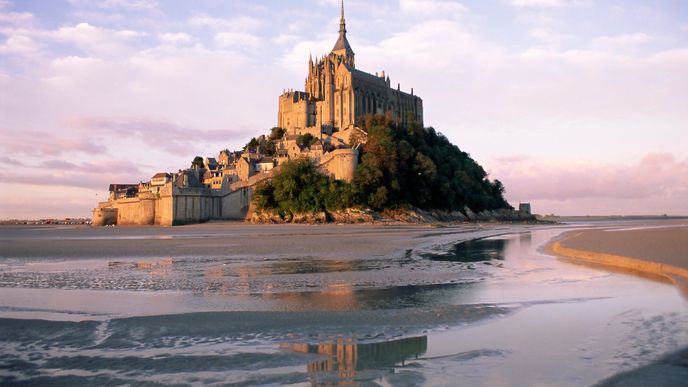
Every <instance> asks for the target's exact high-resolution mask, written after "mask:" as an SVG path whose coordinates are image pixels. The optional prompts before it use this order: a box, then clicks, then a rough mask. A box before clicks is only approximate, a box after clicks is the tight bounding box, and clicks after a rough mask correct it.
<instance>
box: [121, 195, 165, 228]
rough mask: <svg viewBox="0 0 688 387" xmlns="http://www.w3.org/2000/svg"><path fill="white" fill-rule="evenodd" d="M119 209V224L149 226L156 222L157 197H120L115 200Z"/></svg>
mask: <svg viewBox="0 0 688 387" xmlns="http://www.w3.org/2000/svg"><path fill="white" fill-rule="evenodd" d="M113 207H114V208H116V209H117V225H120V226H147V225H152V224H154V223H155V197H154V196H153V195H150V194H149V195H145V194H143V195H139V196H138V197H135V198H126V199H118V200H115V201H114V202H113Z"/></svg>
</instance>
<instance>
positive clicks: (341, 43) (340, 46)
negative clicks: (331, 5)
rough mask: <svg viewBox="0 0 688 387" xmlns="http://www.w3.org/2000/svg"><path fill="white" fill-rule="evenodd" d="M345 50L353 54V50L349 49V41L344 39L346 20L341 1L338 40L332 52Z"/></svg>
mask: <svg viewBox="0 0 688 387" xmlns="http://www.w3.org/2000/svg"><path fill="white" fill-rule="evenodd" d="M340 50H346V52H347V53H350V54H353V53H354V50H353V49H352V48H351V45H350V44H349V41H348V40H347V39H346V20H345V19H344V0H342V17H341V18H340V19H339V38H338V39H337V43H335V45H334V48H333V49H332V51H340Z"/></svg>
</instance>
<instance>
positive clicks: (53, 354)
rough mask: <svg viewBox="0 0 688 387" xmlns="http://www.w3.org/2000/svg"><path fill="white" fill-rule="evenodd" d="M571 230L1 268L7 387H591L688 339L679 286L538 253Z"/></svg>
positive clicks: (30, 262) (7, 261)
mask: <svg viewBox="0 0 688 387" xmlns="http://www.w3.org/2000/svg"><path fill="white" fill-rule="evenodd" d="M631 226H633V225H632V224H629V227H631ZM563 231H566V228H562V227H525V226H514V227H506V228H499V229H493V230H477V231H476V230H470V232H466V230H452V229H447V230H434V231H423V232H422V233H419V234H417V236H416V237H417V238H419V241H420V240H422V242H419V243H417V244H416V245H415V247H414V248H412V249H408V250H402V251H400V252H397V253H394V254H388V255H384V256H373V257H360V256H359V257H355V256H349V255H345V254H343V255H342V257H340V258H332V255H333V254H331V252H330V254H327V257H325V255H323V256H316V255H311V256H304V255H296V254H287V253H283V254H280V255H279V256H277V255H275V256H268V255H261V256H254V255H247V254H231V249H228V251H229V252H228V253H225V254H214V255H212V256H193V255H187V254H182V255H178V256H177V255H175V254H174V252H167V254H160V255H159V256H158V257H145V258H126V257H124V258H123V257H111V258H93V259H87V258H88V257H86V258H84V257H78V259H73V260H70V259H65V258H60V259H51V258H46V257H44V258H40V259H36V258H30V259H25V258H21V259H20V258H4V259H1V260H0V348H2V349H0V382H1V383H2V384H26V385H55V384H64V385H85V384H87V385H121V384H126V383H131V384H142V383H150V384H228V383H234V384H239V385H256V384H258V385H260V384H264V385H265V384H268V385H270V384H295V385H309V384H348V385H350V384H361V385H420V384H428V385H490V386H500V385H514V386H521V385H536V384H537V385H556V386H567V385H571V386H578V385H589V384H592V383H595V382H597V381H599V380H602V379H604V378H606V377H609V376H611V375H614V374H616V373H619V372H622V371H625V370H628V369H632V368H634V367H637V366H640V365H643V364H647V363H649V362H651V361H653V360H654V359H657V358H658V357H660V356H661V355H663V354H665V353H667V352H670V351H672V350H675V349H678V348H682V347H685V346H686V345H688V329H687V328H686V327H688V303H687V302H686V300H685V299H683V298H682V297H681V296H680V295H679V293H678V292H677V290H676V289H675V288H674V287H673V286H671V285H669V284H664V283H659V282H652V281H648V280H646V279H642V278H637V277H633V276H628V275H624V274H617V273H610V272H607V271H603V270H598V269H593V268H588V267H584V266H577V265H572V264H569V263H565V262H562V261H559V260H557V259H555V258H553V257H550V256H547V255H545V254H543V253H542V252H540V251H539V247H541V246H542V245H543V244H544V243H545V242H546V241H548V240H549V239H551V238H552V237H555V236H557V235H558V234H560V233H562V232H563ZM175 232H177V233H178V231H175ZM131 233H132V234H133V235H117V236H116V238H117V239H124V240H127V239H128V238H131V239H135V238H137V237H141V238H151V239H158V238H159V237H160V235H155V233H152V232H150V231H148V230H147V231H145V234H146V235H138V236H137V235H136V231H131ZM185 233H186V231H185ZM149 234H150V235H149ZM201 234H202V232H201ZM31 235H33V236H31ZM31 235H28V234H22V236H21V238H29V239H30V238H32V237H33V238H37V239H40V238H48V239H50V238H53V239H64V238H65V237H63V236H59V235H60V234H57V235H58V236H55V235H52V234H51V233H49V232H46V231H44V230H41V231H37V232H35V233H32V234H31ZM70 235H71V234H70ZM490 235H493V236H491V237H490ZM13 237H14V236H12V235H10V236H9V237H8V236H5V237H0V240H3V238H4V240H9V239H11V238H13ZM87 237H88V238H92V236H87ZM204 237H205V236H204V235H198V233H196V232H191V233H189V234H188V235H187V234H183V235H182V234H179V235H175V238H187V239H190V240H195V239H198V238H204ZM281 237H283V238H286V239H289V238H291V237H290V236H288V235H285V236H281ZM467 237H482V238H481V239H478V240H473V241H468V242H465V241H464V242H460V241H463V240H465V239H466V238H467ZM67 238H70V236H67ZM71 238H73V239H75V240H78V239H79V238H78V237H75V236H71ZM101 238H102V237H101ZM75 243H78V242H75ZM214 243H215V242H214ZM246 243H250V242H246ZM379 243H385V239H384V238H382V239H380V241H379ZM335 255H336V254H335ZM75 258H77V257H75Z"/></svg>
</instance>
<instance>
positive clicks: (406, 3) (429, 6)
mask: <svg viewBox="0 0 688 387" xmlns="http://www.w3.org/2000/svg"><path fill="white" fill-rule="evenodd" d="M399 9H401V12H402V13H404V14H407V15H412V16H414V17H428V16H430V17H441V18H453V17H459V16H462V15H464V14H465V13H467V12H468V8H466V7H465V6H464V5H463V4H461V3H458V2H456V1H448V0H399Z"/></svg>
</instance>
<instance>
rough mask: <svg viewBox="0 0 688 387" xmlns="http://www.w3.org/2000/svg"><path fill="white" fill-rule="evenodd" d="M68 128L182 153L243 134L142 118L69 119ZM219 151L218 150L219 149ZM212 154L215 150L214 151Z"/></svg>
mask: <svg viewBox="0 0 688 387" xmlns="http://www.w3.org/2000/svg"><path fill="white" fill-rule="evenodd" d="M66 123H67V125H68V126H69V127H71V128H74V129H79V130H81V131H83V132H85V133H98V134H99V135H100V136H105V137H119V138H135V139H137V140H139V141H141V142H143V143H145V144H146V145H147V146H148V147H149V148H154V149H159V150H164V151H167V152H174V153H183V152H184V151H188V150H189V149H190V147H192V146H194V145H197V144H198V143H208V142H214V143H221V142H226V141H228V140H229V139H231V138H233V137H241V136H242V134H241V133H240V132H237V131H232V130H199V129H190V128H185V127H181V126H178V125H175V124H171V123H169V122H164V121H153V120H148V119H142V118H111V117H72V118H69V119H68V120H67V122H66ZM218 150H219V148H218ZM213 151H215V150H213Z"/></svg>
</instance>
